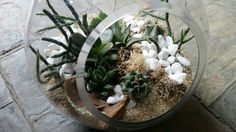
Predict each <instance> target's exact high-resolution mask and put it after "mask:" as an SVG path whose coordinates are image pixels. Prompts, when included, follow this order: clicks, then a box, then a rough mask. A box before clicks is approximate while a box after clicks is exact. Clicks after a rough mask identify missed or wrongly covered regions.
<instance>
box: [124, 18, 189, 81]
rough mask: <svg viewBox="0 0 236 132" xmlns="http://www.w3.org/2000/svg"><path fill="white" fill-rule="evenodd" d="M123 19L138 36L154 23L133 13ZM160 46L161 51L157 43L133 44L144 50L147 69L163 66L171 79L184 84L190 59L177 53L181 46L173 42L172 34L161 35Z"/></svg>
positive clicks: (135, 35)
mask: <svg viewBox="0 0 236 132" xmlns="http://www.w3.org/2000/svg"><path fill="white" fill-rule="evenodd" d="M123 21H124V23H125V24H126V26H127V27H128V26H129V25H130V28H131V31H132V32H133V37H137V38H140V37H142V36H143V33H144V31H145V28H146V26H147V24H150V23H153V22H152V19H150V18H149V17H145V18H142V19H141V18H137V19H136V18H135V17H134V16H131V15H127V16H125V17H124V19H123ZM154 23H155V22H154ZM158 46H159V48H160V50H161V51H160V52H159V53H158V51H157V47H156V45H155V44H154V43H149V42H148V41H143V42H141V43H140V44H134V45H133V47H136V48H140V50H141V51H142V54H143V57H144V59H145V65H146V70H147V71H150V70H154V69H155V68H156V67H157V66H161V67H162V68H165V72H166V73H168V77H169V78H170V80H172V81H174V82H175V83H176V84H177V85H180V84H182V83H183V81H184V80H185V78H186V73H183V66H189V65H190V61H189V60H188V59H186V58H185V57H183V56H181V55H180V54H178V53H177V51H178V48H179V46H178V45H177V44H174V43H173V39H172V38H171V37H170V36H166V37H163V36H162V35H159V36H158Z"/></svg>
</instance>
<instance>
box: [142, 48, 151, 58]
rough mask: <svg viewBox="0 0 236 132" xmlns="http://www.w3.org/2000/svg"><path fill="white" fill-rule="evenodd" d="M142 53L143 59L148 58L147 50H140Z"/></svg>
mask: <svg viewBox="0 0 236 132" xmlns="http://www.w3.org/2000/svg"><path fill="white" fill-rule="evenodd" d="M142 54H143V57H144V59H148V58H150V56H149V52H148V51H147V50H142Z"/></svg>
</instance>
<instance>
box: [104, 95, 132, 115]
mask: <svg viewBox="0 0 236 132" xmlns="http://www.w3.org/2000/svg"><path fill="white" fill-rule="evenodd" d="M129 100H130V99H129V97H128V96H127V95H125V96H124V99H123V100H122V101H121V102H119V103H117V104H114V105H112V106H108V107H106V108H104V109H103V110H102V112H104V113H105V114H106V115H107V116H108V117H110V118H113V119H119V118H120V117H121V116H122V115H123V113H124V112H125V108H126V106H127V105H128V103H129Z"/></svg>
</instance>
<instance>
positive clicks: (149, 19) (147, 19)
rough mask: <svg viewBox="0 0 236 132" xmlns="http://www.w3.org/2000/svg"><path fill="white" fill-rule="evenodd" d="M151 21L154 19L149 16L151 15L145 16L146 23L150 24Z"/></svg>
mask: <svg viewBox="0 0 236 132" xmlns="http://www.w3.org/2000/svg"><path fill="white" fill-rule="evenodd" d="M151 21H152V20H151V18H149V17H147V18H145V20H144V22H145V23H146V24H149V23H150V22H151Z"/></svg>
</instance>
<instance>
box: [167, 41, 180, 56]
mask: <svg viewBox="0 0 236 132" xmlns="http://www.w3.org/2000/svg"><path fill="white" fill-rule="evenodd" d="M178 48H179V46H178V45H177V44H171V45H169V46H168V51H169V53H170V55H172V56H174V55H175V54H176V52H177V50H178Z"/></svg>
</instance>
